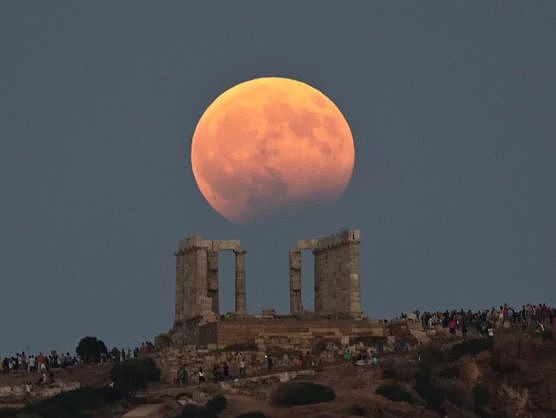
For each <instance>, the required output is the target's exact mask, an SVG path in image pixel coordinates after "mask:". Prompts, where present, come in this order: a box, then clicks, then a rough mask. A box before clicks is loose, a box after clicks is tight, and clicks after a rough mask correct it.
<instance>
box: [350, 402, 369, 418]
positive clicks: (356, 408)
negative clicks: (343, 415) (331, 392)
mask: <svg viewBox="0 0 556 418" xmlns="http://www.w3.org/2000/svg"><path fill="white" fill-rule="evenodd" d="M348 414H350V415H356V416H358V417H364V416H365V415H366V414H367V412H366V411H365V408H364V407H362V406H361V405H359V404H357V403H354V404H353V405H351V406H350V407H349V408H348Z"/></svg>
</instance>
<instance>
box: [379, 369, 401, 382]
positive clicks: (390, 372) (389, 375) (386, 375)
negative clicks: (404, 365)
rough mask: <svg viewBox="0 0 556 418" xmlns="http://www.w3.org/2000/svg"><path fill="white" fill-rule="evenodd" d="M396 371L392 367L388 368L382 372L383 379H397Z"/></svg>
mask: <svg viewBox="0 0 556 418" xmlns="http://www.w3.org/2000/svg"><path fill="white" fill-rule="evenodd" d="M397 375H398V374H397V373H396V369H394V368H393V367H388V368H386V369H384V370H383V371H382V378H383V379H395V378H396V377H397Z"/></svg>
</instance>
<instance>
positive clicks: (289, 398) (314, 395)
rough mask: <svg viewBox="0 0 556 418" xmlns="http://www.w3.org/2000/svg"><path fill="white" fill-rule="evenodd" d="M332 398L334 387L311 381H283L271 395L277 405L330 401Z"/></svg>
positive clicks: (333, 396) (334, 395)
mask: <svg viewBox="0 0 556 418" xmlns="http://www.w3.org/2000/svg"><path fill="white" fill-rule="evenodd" d="M334 398H336V394H335V393H334V389H332V388H329V387H327V386H323V385H319V384H317V383H312V382H289V383H283V384H281V385H280V386H278V389H276V391H275V392H274V393H273V395H272V400H273V402H274V403H275V404H277V405H311V404H315V403H320V402H330V401H332V400H334Z"/></svg>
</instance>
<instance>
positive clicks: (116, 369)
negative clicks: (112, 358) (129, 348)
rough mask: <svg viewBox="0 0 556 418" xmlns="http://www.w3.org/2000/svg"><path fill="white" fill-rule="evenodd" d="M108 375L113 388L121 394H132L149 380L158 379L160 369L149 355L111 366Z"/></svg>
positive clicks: (154, 380)
mask: <svg viewBox="0 0 556 418" xmlns="http://www.w3.org/2000/svg"><path fill="white" fill-rule="evenodd" d="M110 376H111V378H112V381H113V382H114V388H115V389H116V390H117V391H118V392H120V393H121V394H123V395H126V396H128V397H129V396H134V395H135V393H136V392H137V389H142V388H145V387H146V386H147V383H149V382H157V381H159V380H160V369H158V368H157V367H156V364H155V362H154V360H153V359H152V358H150V357H146V358H142V359H132V360H126V361H124V362H121V363H118V364H116V365H115V366H113V367H112V370H111V371H110Z"/></svg>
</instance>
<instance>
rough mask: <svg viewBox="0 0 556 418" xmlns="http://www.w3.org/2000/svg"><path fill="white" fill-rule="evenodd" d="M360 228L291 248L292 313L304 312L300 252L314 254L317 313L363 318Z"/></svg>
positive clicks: (305, 241) (325, 315)
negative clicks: (304, 251)
mask: <svg viewBox="0 0 556 418" xmlns="http://www.w3.org/2000/svg"><path fill="white" fill-rule="evenodd" d="M359 242H360V238H359V231H357V230H347V231H343V232H340V233H339V234H335V235H330V236H328V237H325V238H321V239H309V240H302V241H298V242H297V245H296V246H295V248H293V249H292V250H290V254H289V255H290V257H289V260H290V313H291V314H292V315H295V314H299V313H301V312H303V305H302V298H301V289H302V283H301V251H303V250H311V251H312V252H313V255H314V256H315V269H314V274H315V305H314V306H315V314H316V315H317V316H322V317H330V316H334V317H341V316H346V317H350V318H361V316H362V311H361V295H360V291H359V289H360V288H359Z"/></svg>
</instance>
